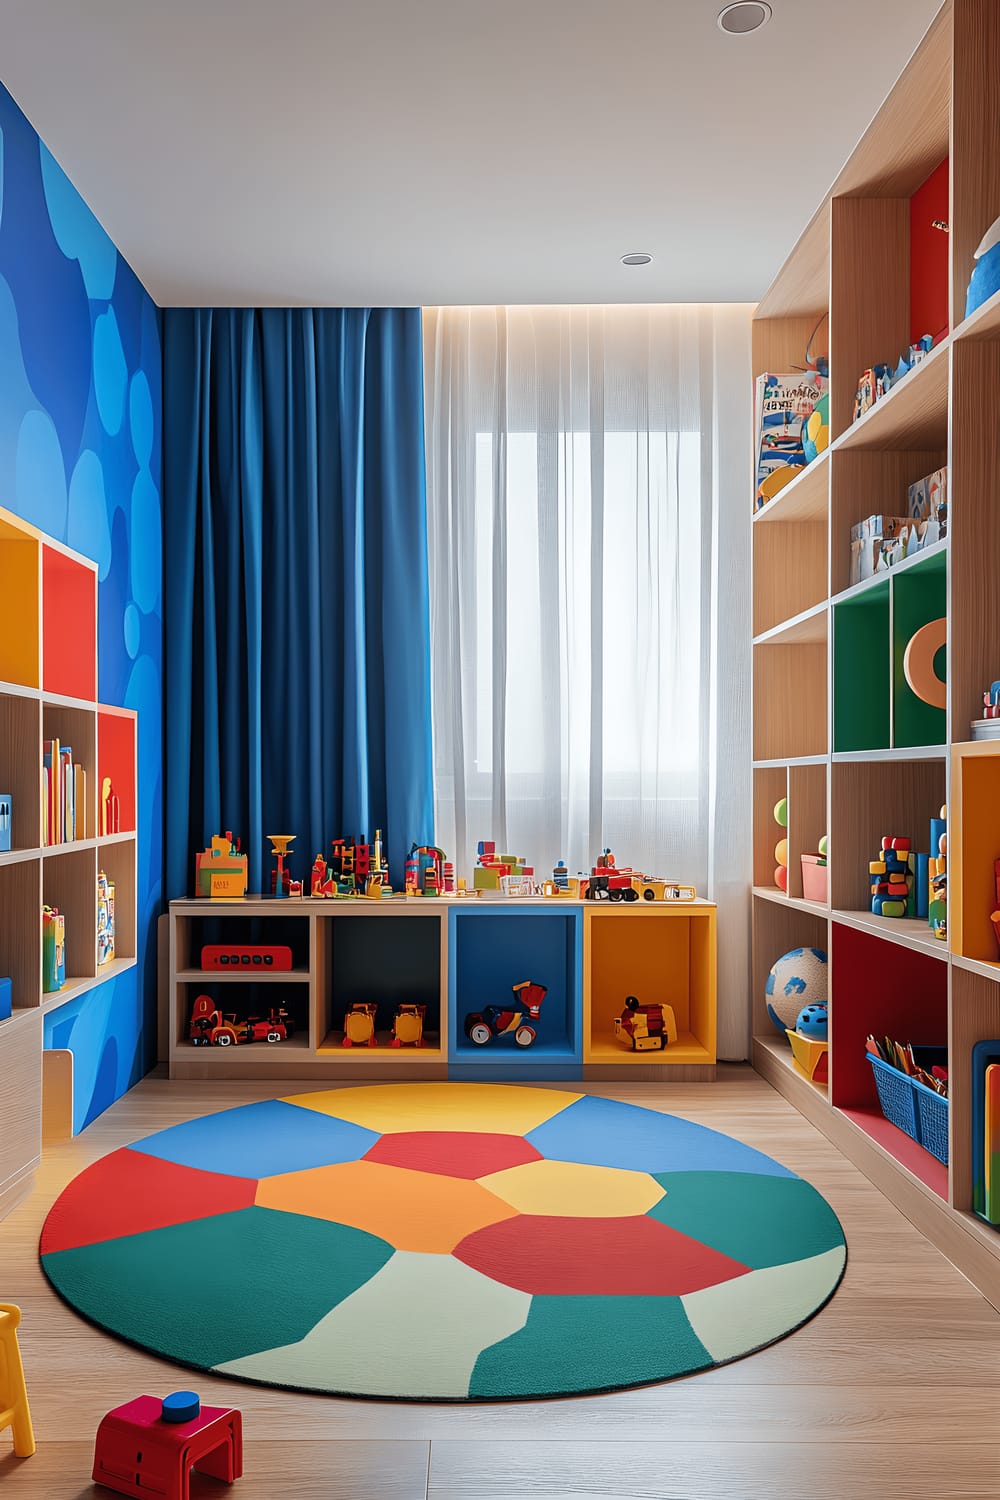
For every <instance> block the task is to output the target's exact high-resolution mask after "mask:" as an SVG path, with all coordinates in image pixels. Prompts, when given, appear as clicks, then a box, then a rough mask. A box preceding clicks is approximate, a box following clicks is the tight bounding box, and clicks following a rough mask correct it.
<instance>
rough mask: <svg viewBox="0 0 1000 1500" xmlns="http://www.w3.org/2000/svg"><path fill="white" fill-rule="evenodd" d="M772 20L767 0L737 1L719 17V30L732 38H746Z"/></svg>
mask: <svg viewBox="0 0 1000 1500" xmlns="http://www.w3.org/2000/svg"><path fill="white" fill-rule="evenodd" d="M770 19H771V7H770V6H769V5H767V4H766V3H765V0H735V3H734V4H732V5H727V6H725V7H724V8H723V9H722V10H720V12H719V15H718V22H719V28H720V30H722V31H728V32H729V33H730V34H731V35H732V36H745V35H746V33H747V32H748V31H757V30H758V29H759V28H760V27H761V26H764V25H765V24H766V23H767V22H768V21H769V20H770Z"/></svg>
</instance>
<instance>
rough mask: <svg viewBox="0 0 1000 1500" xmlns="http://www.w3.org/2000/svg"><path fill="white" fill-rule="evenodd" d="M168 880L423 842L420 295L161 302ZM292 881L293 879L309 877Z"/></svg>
mask: <svg viewBox="0 0 1000 1500" xmlns="http://www.w3.org/2000/svg"><path fill="white" fill-rule="evenodd" d="M163 351H164V353H163V358H164V382H163V453H164V462H163V510H164V537H165V554H164V575H165V576H164V587H165V650H164V656H165V674H164V676H165V684H166V686H165V692H166V704H165V715H164V718H165V741H166V743H165V778H166V781H165V785H166V885H167V893H168V895H169V896H170V897H176V896H182V895H186V894H190V893H191V891H192V890H193V877H194V852H195V850H196V849H199V848H202V847H203V846H204V845H205V843H206V841H207V839H208V838H209V837H210V836H211V835H212V834H213V833H218V832H221V831H223V830H224V829H226V828H231V829H232V830H233V832H234V833H235V834H238V835H239V836H240V837H241V838H242V841H243V848H244V850H246V851H247V852H248V853H249V856H250V890H251V891H260V890H262V889H264V883H265V881H267V882H269V881H270V873H269V872H270V870H271V868H272V861H271V857H270V845H269V844H268V842H267V839H266V835H267V834H269V833H292V834H295V835H296V843H295V846H294V851H293V858H292V860H291V869H292V873H293V875H295V876H297V877H298V876H302V877H304V878H308V873H309V868H310V866H311V864H312V861H313V858H314V856H315V855H316V853H317V851H318V850H324V851H325V852H327V853H329V849H330V840H331V839H332V838H336V837H342V836H351V835H353V836H354V837H355V838H356V837H358V836H359V835H360V834H365V835H367V836H369V837H370V836H371V835H372V834H373V833H374V830H375V828H376V827H380V828H382V830H383V833H384V834H385V835H386V837H387V848H388V856H389V862H390V876H391V878H392V879H393V882H394V883H398V884H402V874H403V861H404V858H405V854H406V850H407V849H408V848H409V845H410V843H411V842H412V841H413V840H414V839H415V840H417V841H418V842H432V840H433V793H432V763H431V715H430V653H429V615H428V599H427V535H426V505H425V483H424V424H423V369H422V348H421V325H420V312H419V309H407V310H403V311H400V310H395V309H368V308H351V309H346V310H339V309H333V308H325V309H320V310H311V309H305V308H293V309H278V308H276V309H266V310H263V311H261V310H246V309H233V310H224V311H218V310H209V309H201V310H194V311H191V310H187V309H169V310H167V311H166V312H164V314H163ZM307 889H308V886H307Z"/></svg>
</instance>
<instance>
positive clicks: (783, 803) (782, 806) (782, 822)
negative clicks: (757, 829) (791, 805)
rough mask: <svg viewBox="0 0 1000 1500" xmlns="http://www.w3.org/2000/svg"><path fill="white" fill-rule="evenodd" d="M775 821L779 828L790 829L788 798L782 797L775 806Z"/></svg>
mask: <svg viewBox="0 0 1000 1500" xmlns="http://www.w3.org/2000/svg"><path fill="white" fill-rule="evenodd" d="M774 821H775V822H776V823H777V825H778V827H779V828H787V827H788V798H787V797H782V798H780V800H779V801H777V802H776V803H775V804H774Z"/></svg>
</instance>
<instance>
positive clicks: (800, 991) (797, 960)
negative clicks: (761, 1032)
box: [764, 948, 826, 1036]
mask: <svg viewBox="0 0 1000 1500" xmlns="http://www.w3.org/2000/svg"><path fill="white" fill-rule="evenodd" d="M764 1003H765V1005H766V1006H767V1013H768V1015H769V1016H770V1018H771V1022H772V1024H773V1026H774V1027H775V1029H776V1030H777V1031H779V1032H780V1033H781V1035H782V1036H784V1035H785V1032H786V1031H794V1030H795V1025H796V1022H797V1021H798V1018H799V1013H800V1012H801V1011H802V1009H803V1008H804V1007H806V1006H810V1005H825V1004H826V954H825V953H824V952H823V950H822V948H791V949H789V951H788V952H787V953H783V954H782V955H781V957H780V958H777V959H775V961H774V963H773V964H772V965H771V972H770V973H769V974H768V976H767V984H766V985H765V986H764Z"/></svg>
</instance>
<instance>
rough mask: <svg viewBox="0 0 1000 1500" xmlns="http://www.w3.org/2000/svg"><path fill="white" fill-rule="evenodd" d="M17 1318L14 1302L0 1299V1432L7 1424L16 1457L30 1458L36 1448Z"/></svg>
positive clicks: (18, 1312) (18, 1311)
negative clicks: (18, 1340) (19, 1345)
mask: <svg viewBox="0 0 1000 1500" xmlns="http://www.w3.org/2000/svg"><path fill="white" fill-rule="evenodd" d="M20 1321H21V1309H20V1308H19V1307H15V1306H14V1304H13V1302H0V1432H3V1430H4V1428H5V1427H9V1428H10V1429H11V1435H12V1436H13V1439H14V1452H15V1454H16V1455H17V1457H18V1458H30V1457H31V1455H32V1454H33V1453H34V1451H35V1434H34V1432H33V1431H32V1427H31V1412H30V1410H29V1408H28V1392H27V1388H26V1386H25V1384H24V1367H23V1365H22V1364H21V1350H20V1349H19V1347H18V1343H17V1328H18V1324H19V1323H20Z"/></svg>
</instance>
